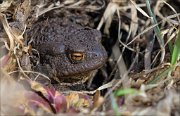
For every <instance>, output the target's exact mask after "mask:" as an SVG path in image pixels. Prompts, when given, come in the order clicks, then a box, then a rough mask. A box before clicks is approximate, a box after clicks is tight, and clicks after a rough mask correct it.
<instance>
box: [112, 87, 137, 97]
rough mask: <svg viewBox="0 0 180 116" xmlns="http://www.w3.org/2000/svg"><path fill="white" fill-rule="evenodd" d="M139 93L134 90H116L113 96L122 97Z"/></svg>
mask: <svg viewBox="0 0 180 116" xmlns="http://www.w3.org/2000/svg"><path fill="white" fill-rule="evenodd" d="M138 92H139V91H138V90H136V89H132V88H126V89H119V90H117V91H116V92H115V93H114V95H115V96H123V95H127V94H135V93H138Z"/></svg>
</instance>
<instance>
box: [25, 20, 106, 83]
mask: <svg viewBox="0 0 180 116" xmlns="http://www.w3.org/2000/svg"><path fill="white" fill-rule="evenodd" d="M28 38H31V39H32V40H33V41H32V47H33V48H35V49H37V50H38V51H39V53H40V57H41V58H40V64H41V65H42V66H43V67H46V68H47V67H48V68H47V69H48V71H47V72H46V74H48V76H50V77H51V78H54V79H55V80H58V81H59V82H60V83H76V82H82V83H83V81H82V80H87V78H89V76H91V75H92V74H91V72H93V71H94V70H97V69H98V68H100V67H101V66H102V65H103V64H104V63H105V61H106V59H107V53H106V51H105V49H104V47H103V46H102V44H101V33H100V32H99V31H98V30H95V29H91V28H87V27H82V26H80V25H77V24H73V23H72V22H68V21H67V22H66V21H62V20H61V19H60V18H52V19H47V20H44V21H40V22H37V23H35V24H34V25H33V26H32V28H31V30H30V31H29V32H28Z"/></svg>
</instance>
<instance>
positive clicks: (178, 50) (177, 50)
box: [171, 29, 180, 66]
mask: <svg viewBox="0 0 180 116" xmlns="http://www.w3.org/2000/svg"><path fill="white" fill-rule="evenodd" d="M179 56H180V29H179V32H178V35H177V38H176V41H175V44H174V49H173V54H172V57H171V65H172V66H174V65H175V64H176V62H177V60H178V57H179Z"/></svg>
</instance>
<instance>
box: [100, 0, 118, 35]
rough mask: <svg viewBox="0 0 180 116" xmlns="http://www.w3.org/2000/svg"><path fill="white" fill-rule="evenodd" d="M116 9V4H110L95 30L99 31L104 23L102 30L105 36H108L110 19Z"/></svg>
mask: <svg viewBox="0 0 180 116" xmlns="http://www.w3.org/2000/svg"><path fill="white" fill-rule="evenodd" d="M117 9H118V5H117V4H116V3H112V2H110V3H109V4H108V6H107V8H106V10H105V12H104V14H103V17H102V18H101V21H100V23H99V25H98V27H97V30H100V29H101V27H102V25H103V23H104V22H106V25H105V29H104V32H105V33H106V34H109V31H108V29H109V27H110V24H111V21H112V17H113V15H114V13H115V12H116V11H117Z"/></svg>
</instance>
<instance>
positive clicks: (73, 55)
mask: <svg viewBox="0 0 180 116" xmlns="http://www.w3.org/2000/svg"><path fill="white" fill-rule="evenodd" d="M69 57H70V59H71V60H72V61H73V62H79V61H83V60H84V58H85V54H84V53H82V52H73V53H71V54H69Z"/></svg>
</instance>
